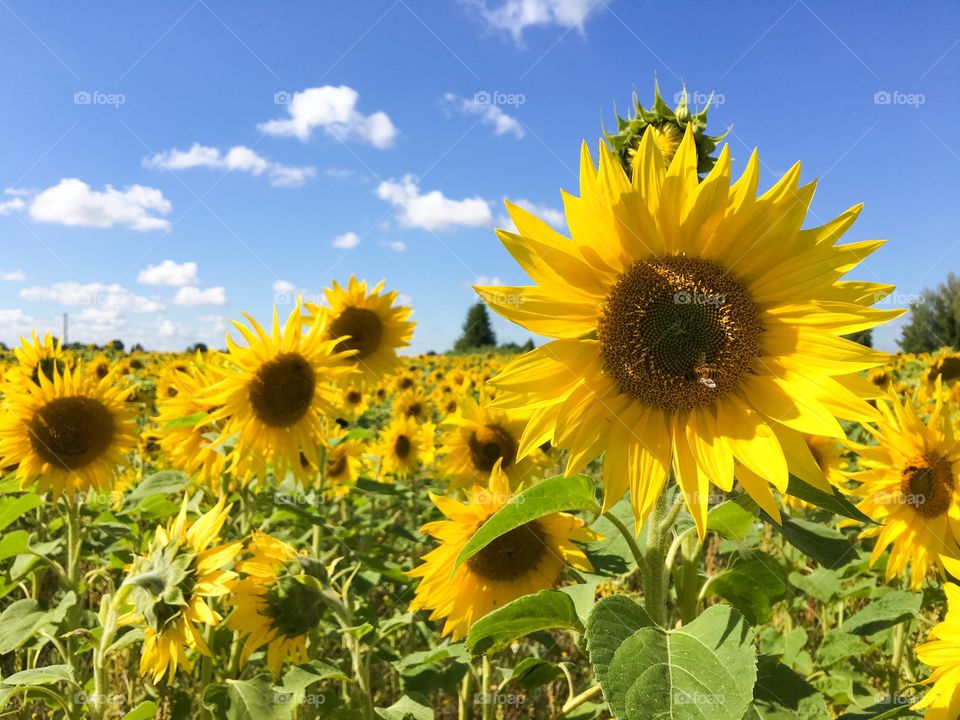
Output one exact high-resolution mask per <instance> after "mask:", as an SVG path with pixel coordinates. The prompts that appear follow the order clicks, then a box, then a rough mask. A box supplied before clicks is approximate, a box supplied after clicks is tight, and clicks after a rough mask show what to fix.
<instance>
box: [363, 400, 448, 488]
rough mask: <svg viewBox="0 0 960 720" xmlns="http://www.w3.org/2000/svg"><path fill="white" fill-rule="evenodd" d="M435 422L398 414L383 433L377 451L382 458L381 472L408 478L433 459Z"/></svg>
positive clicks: (375, 450) (375, 451)
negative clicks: (419, 421)
mask: <svg viewBox="0 0 960 720" xmlns="http://www.w3.org/2000/svg"><path fill="white" fill-rule="evenodd" d="M435 432H436V427H435V426H434V425H433V423H418V422H417V421H416V420H414V419H413V418H412V417H408V416H406V415H398V416H397V417H395V418H394V419H393V420H391V421H390V424H389V425H387V426H386V427H385V428H384V429H383V430H382V431H381V433H380V441H379V442H378V443H377V445H376V447H375V449H374V453H375V454H377V455H379V456H380V458H381V462H380V474H381V475H383V474H384V473H386V474H388V475H389V474H393V475H396V476H397V477H398V478H401V479H403V478H406V477H407V476H408V475H410V474H411V473H413V472H415V471H416V470H417V469H418V468H419V467H420V466H421V465H429V464H430V463H432V462H433V455H434V446H433V436H434V433H435Z"/></svg>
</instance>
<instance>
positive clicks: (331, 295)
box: [307, 275, 415, 382]
mask: <svg viewBox="0 0 960 720" xmlns="http://www.w3.org/2000/svg"><path fill="white" fill-rule="evenodd" d="M384 282H385V281H382V280H381V281H380V282H379V283H378V284H377V285H376V286H375V287H374V288H373V289H372V290H370V292H367V283H366V281H363V282H360V281H358V280H357V279H356V278H355V277H353V276H352V275H351V276H350V281H349V282H348V283H347V287H346V288H344V287H341V286H340V285H339V284H338V283H337V282H334V283H333V288H327V289H326V290H325V291H324V293H325V294H326V297H327V307H321V306H317V305H307V311H308V313H309V315H310V316H311V317H313V318H316V317H317V316H324V317H325V318H326V322H327V332H326V337H327V339H333V340H335V339H339V338H342V339H341V340H340V342H339V344H338V345H337V350H341V351H342V350H356V352H355V353H354V354H352V355H351V357H350V358H349V360H348V362H350V363H351V364H354V365H355V366H356V368H357V369H358V370H359V371H360V373H361V374H360V378H361V380H363V381H365V382H376V381H378V380H380V379H381V378H382V377H383V376H384V375H386V374H388V373H390V372H392V371H393V369H394V368H395V367H397V366H398V365H399V363H400V360H399V358H398V357H397V349H398V348H403V347H406V346H407V345H409V344H410V338H411V337H413V326H414V324H415V323H413V322H410V320H409V318H410V315H411V314H412V312H413V310H412V309H411V308H409V307H406V306H402V305H394V303H395V302H396V300H397V293H396V291H393V292H387V293H385V292H383V286H384Z"/></svg>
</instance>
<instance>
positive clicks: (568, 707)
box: [554, 685, 603, 720]
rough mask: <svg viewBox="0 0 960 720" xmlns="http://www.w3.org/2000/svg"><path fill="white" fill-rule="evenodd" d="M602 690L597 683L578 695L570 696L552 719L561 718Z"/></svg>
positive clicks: (557, 719) (558, 719)
mask: <svg viewBox="0 0 960 720" xmlns="http://www.w3.org/2000/svg"><path fill="white" fill-rule="evenodd" d="M602 692H603V688H602V687H600V686H599V685H594V686H592V687H589V688H587V689H586V690H584V691H583V692H582V693H580V694H579V695H576V696H574V697H572V698H570V699H569V700H567V701H566V702H565V703H564V704H563V707H562V708H560V712H559V713H557V715H556V716H555V718H554V720H560V718H562V717H563V716H564V715H567V714H568V713H571V712H573V711H574V710H576V709H577V708H578V707H580V706H581V705H583V704H584V703H587V702H589V701H590V700H592V699H593V698H595V697H596V696H597V695H599V694H600V693H602Z"/></svg>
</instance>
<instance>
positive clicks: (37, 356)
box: [10, 330, 103, 385]
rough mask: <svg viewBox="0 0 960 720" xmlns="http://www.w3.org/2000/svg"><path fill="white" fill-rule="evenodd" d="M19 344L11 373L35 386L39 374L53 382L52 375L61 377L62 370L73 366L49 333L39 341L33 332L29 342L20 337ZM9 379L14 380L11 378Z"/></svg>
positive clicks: (58, 343)
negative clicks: (16, 362) (16, 364)
mask: <svg viewBox="0 0 960 720" xmlns="http://www.w3.org/2000/svg"><path fill="white" fill-rule="evenodd" d="M20 342H21V346H20V347H18V348H14V349H13V352H14V354H15V355H16V356H17V361H18V366H17V367H14V368H13V371H14V373H19V375H20V376H21V377H23V378H25V379H29V380H30V381H31V382H33V383H34V384H35V385H36V384H39V382H40V381H39V376H40V375H41V374H42V375H46V377H47V380H53V377H54V375H62V374H63V372H64V370H66V369H67V368H68V367H71V366H72V364H73V363H72V362H71V357H70V356H69V355H68V354H67V353H66V352H64V350H63V347H62V346H61V344H60V340H59V339H54V338H53V336H52V335H50V333H49V332H48V333H46V334H45V335H44V336H43V340H42V341H41V340H40V338H39V337H37V331H36V330H34V331H33V332H32V333H31V335H30V339H29V340H28V339H27V338H25V337H22V338H20ZM101 377H103V376H101ZM10 379H11V380H15V378H13V377H11V378H10Z"/></svg>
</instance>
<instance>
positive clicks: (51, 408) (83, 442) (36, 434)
mask: <svg viewBox="0 0 960 720" xmlns="http://www.w3.org/2000/svg"><path fill="white" fill-rule="evenodd" d="M115 429H116V428H115V425H114V421H113V414H112V413H111V412H110V410H109V408H107V407H106V406H105V405H104V404H103V403H101V402H100V401H99V400H94V399H93V398H89V397H65V398H57V399H55V400H51V401H50V402H48V403H47V404H46V405H43V406H42V407H40V408H38V409H37V410H36V412H34V414H33V417H32V418H31V419H30V445H31V446H32V447H33V450H34V452H35V453H36V454H37V455H39V456H40V457H41V458H43V460H44V461H45V462H48V463H50V464H51V465H53V466H55V467H58V468H60V469H61V470H77V469H79V468H82V467H84V466H85V465H88V464H89V463H91V462H93V461H94V460H96V459H97V458H99V457H100V456H101V455H103V454H104V453H105V452H106V451H107V450H108V449H109V447H110V443H111V441H112V440H113V435H114V432H115Z"/></svg>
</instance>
